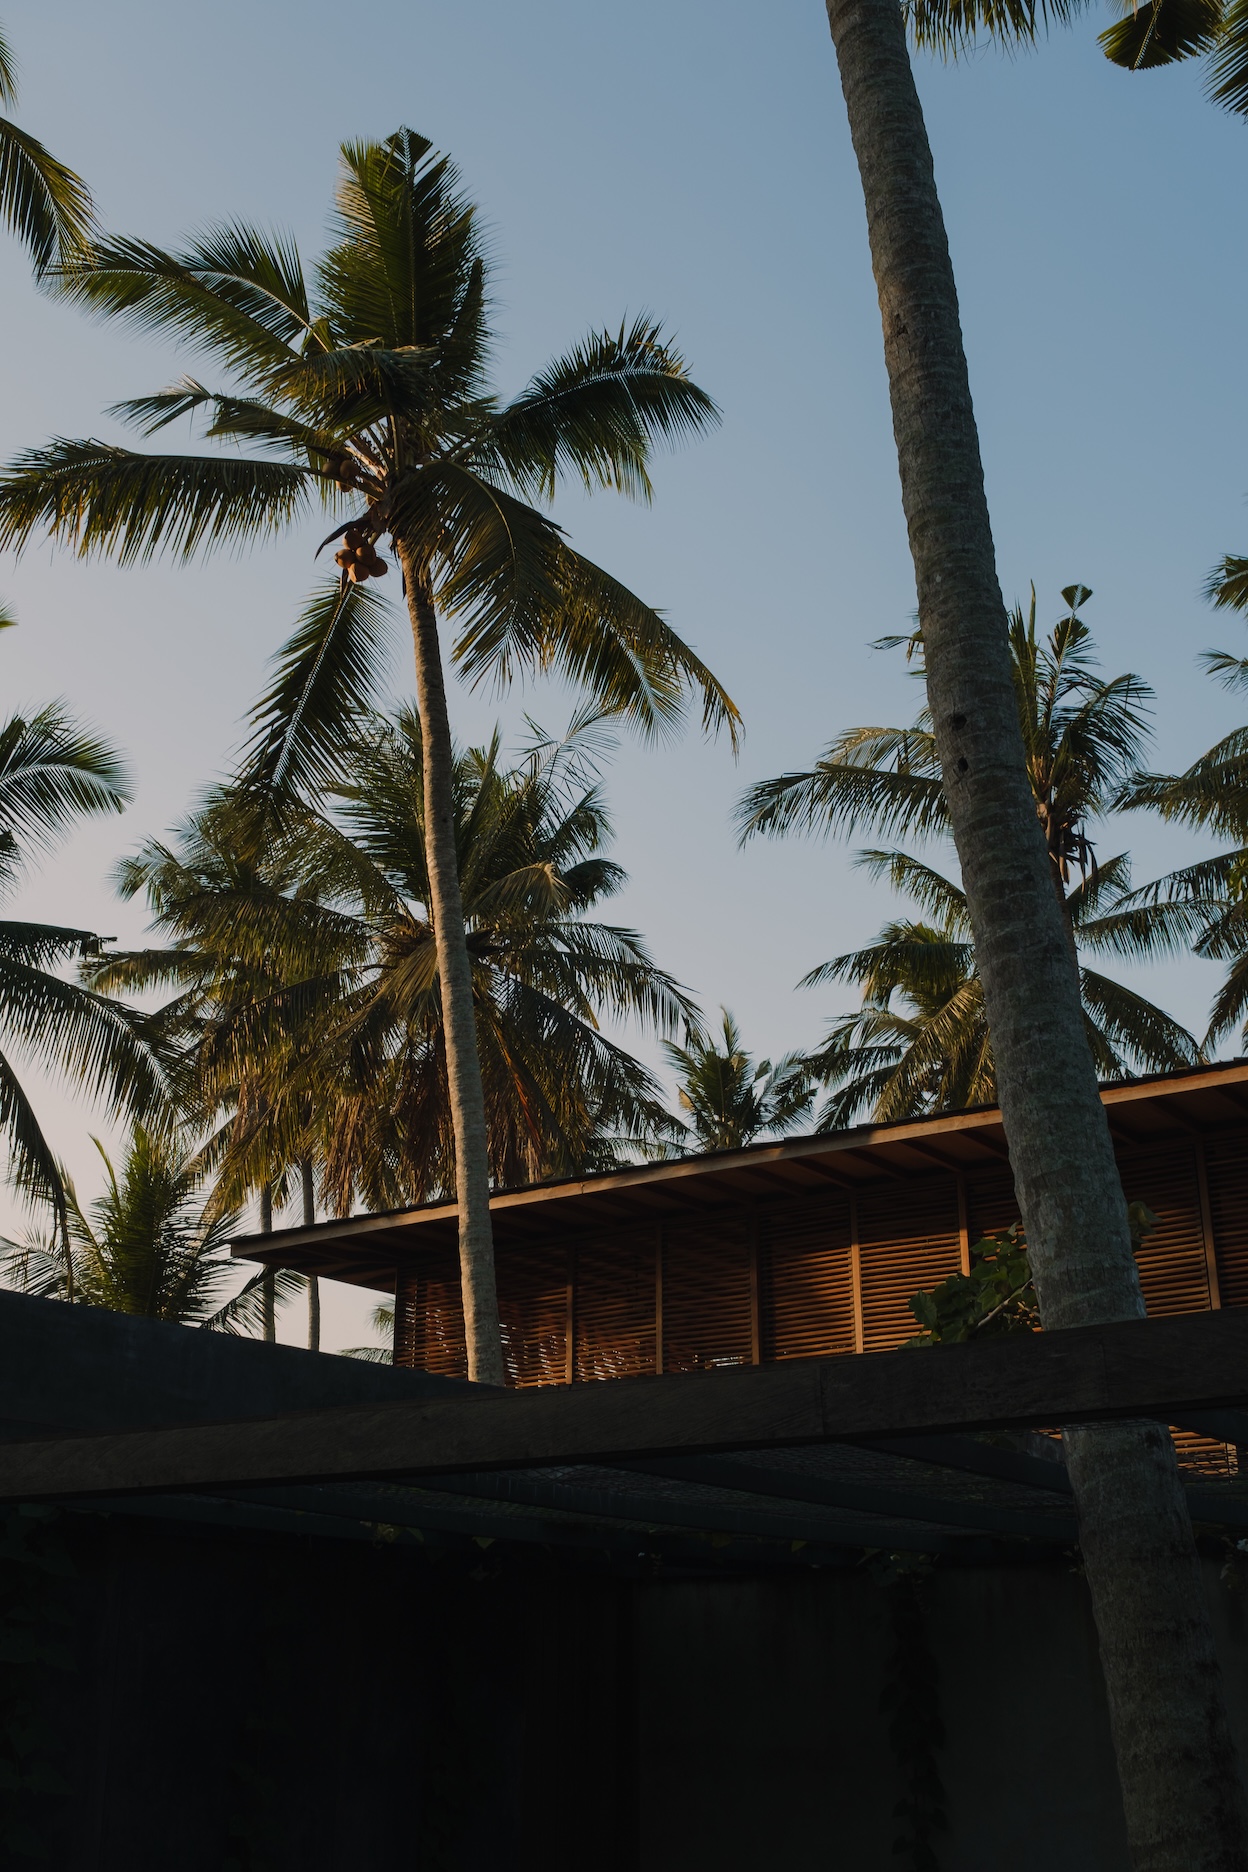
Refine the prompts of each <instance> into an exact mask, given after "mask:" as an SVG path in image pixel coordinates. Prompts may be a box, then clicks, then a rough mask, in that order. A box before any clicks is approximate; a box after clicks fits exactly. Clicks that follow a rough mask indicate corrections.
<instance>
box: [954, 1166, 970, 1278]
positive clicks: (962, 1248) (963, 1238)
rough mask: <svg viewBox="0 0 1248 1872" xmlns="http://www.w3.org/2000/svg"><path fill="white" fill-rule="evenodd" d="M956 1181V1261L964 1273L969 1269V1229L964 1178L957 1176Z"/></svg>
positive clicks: (967, 1272) (968, 1271)
mask: <svg viewBox="0 0 1248 1872" xmlns="http://www.w3.org/2000/svg"><path fill="white" fill-rule="evenodd" d="M957 1183H958V1261H959V1265H960V1267H961V1269H962V1272H963V1273H964V1274H969V1273H970V1271H971V1229H970V1223H969V1221H968V1219H967V1208H966V1178H965V1177H964V1176H959V1177H958V1179H957Z"/></svg>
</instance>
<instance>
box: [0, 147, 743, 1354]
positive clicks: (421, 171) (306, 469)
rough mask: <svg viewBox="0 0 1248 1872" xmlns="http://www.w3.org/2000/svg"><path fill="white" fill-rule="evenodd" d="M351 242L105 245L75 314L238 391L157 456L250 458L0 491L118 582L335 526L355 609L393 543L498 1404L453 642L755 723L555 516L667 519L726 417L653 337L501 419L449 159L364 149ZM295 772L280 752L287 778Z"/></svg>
mask: <svg viewBox="0 0 1248 1872" xmlns="http://www.w3.org/2000/svg"><path fill="white" fill-rule="evenodd" d="M334 230H335V242H334V245H333V246H332V247H331V248H330V250H329V251H328V252H327V253H326V254H325V255H324V256H323V257H322V258H321V260H320V262H319V263H318V265H317V268H316V270H315V274H314V276H313V278H312V280H311V282H309V280H308V278H307V276H306V275H305V272H304V268H303V265H302V262H301V260H300V258H299V255H298V253H297V251H296V250H295V248H294V246H293V244H292V243H291V242H289V241H288V240H284V239H280V238H269V237H266V236H264V235H262V234H260V233H258V232H257V231H255V230H253V229H250V228H246V227H243V226H239V225H236V224H230V225H227V226H224V227H221V228H218V229H216V230H215V231H213V232H210V233H209V234H207V235H205V236H203V237H201V238H199V239H197V240H195V241H193V242H191V243H190V244H189V245H188V246H187V247H186V248H185V250H183V251H182V252H180V253H176V254H171V253H166V252H163V251H162V250H160V249H158V248H155V247H153V246H150V245H149V244H147V243H144V242H141V241H134V240H121V239H110V240H104V241H101V242H99V243H97V244H96V246H95V247H94V248H93V250H92V252H91V254H90V256H89V257H88V259H87V261H86V262H85V263H84V264H82V265H81V266H78V267H76V268H74V269H72V270H69V271H67V272H66V273H65V274H64V275H63V276H62V280H61V290H62V291H63V292H64V293H65V294H66V295H67V296H68V297H70V298H71V299H73V300H75V301H76V302H77V303H79V304H82V305H84V306H87V307H89V308H91V309H93V310H95V311H96V312H98V313H101V314H103V315H105V316H109V317H114V318H120V319H121V320H123V321H124V322H127V323H130V324H132V325H137V326H138V327H139V328H140V329H142V330H145V331H154V332H156V333H158V334H159V335H160V336H162V337H163V338H169V337H173V338H178V339H182V340H185V341H187V342H189V343H190V344H192V345H193V346H195V347H197V348H198V349H199V350H200V351H201V352H203V353H204V354H206V356H207V357H208V358H209V359H210V360H211V361H212V362H213V364H214V365H215V366H216V367H218V368H223V369H224V371H225V373H226V377H227V387H226V388H225V389H224V390H223V391H217V390H210V389H208V388H206V387H205V386H204V385H202V384H200V383H199V382H198V381H195V380H192V379H186V380H184V381H183V382H182V383H181V384H179V385H177V386H175V387H174V388H173V389H171V390H166V391H162V392H160V393H158V394H157V395H154V396H148V397H139V398H137V399H134V400H133V401H131V402H129V403H127V404H125V405H124V406H122V407H121V408H120V410H119V411H117V412H115V413H117V414H120V415H121V416H122V417H123V418H124V419H125V420H127V421H129V422H131V423H132V424H135V425H137V426H138V427H139V429H140V430H141V431H143V432H144V433H145V434H148V435H151V434H155V433H157V432H158V431H161V430H163V429H164V428H165V427H166V426H167V425H168V424H169V423H171V422H173V421H174V420H175V419H177V418H179V417H181V416H199V417H202V418H203V419H204V420H205V421H206V425H207V433H208V435H209V436H210V437H211V438H213V439H215V440H217V441H220V442H224V443H227V444H229V445H231V448H233V446H234V445H238V444H241V445H244V446H246V447H249V448H250V450H251V451H252V452H251V453H250V454H247V455H241V454H239V453H237V452H231V453H223V454H216V455H207V456H186V455H171V454H149V453H142V452H135V451H132V450H129V449H123V448H118V447H115V446H112V445H109V444H104V443H99V442H95V441H80V442H74V441H69V442H64V441H58V442H55V443H53V444H51V445H50V446H48V447H46V448H42V449H36V450H33V451H31V452H30V453H28V454H26V455H24V456H23V457H21V458H20V459H19V460H18V461H17V462H16V463H15V464H14V465H13V466H12V468H11V469H10V470H9V471H8V472H7V473H6V474H5V476H4V477H3V479H2V481H0V543H3V544H11V545H16V544H19V543H21V542H22V541H25V540H26V539H29V538H30V537H32V536H33V535H34V534H36V533H38V532H41V531H44V530H46V531H48V532H50V533H51V534H52V535H53V536H54V537H56V538H59V539H62V540H64V541H66V542H69V543H71V544H73V545H75V546H76V547H77V548H78V550H79V551H80V552H83V553H90V552H94V551H100V552H109V553H112V554H113V555H115V556H116V557H117V558H118V559H119V560H120V561H122V562H123V563H127V562H130V561H134V560H139V559H145V558H148V557H150V556H152V555H153V554H155V553H156V552H158V551H160V550H164V549H167V550H169V551H172V552H174V553H175V554H178V555H180V556H182V557H189V556H191V555H192V554H194V553H195V552H197V551H199V550H200V549H203V548H208V547H211V546H220V545H226V544H231V543H236V542H239V541H241V540H244V539H251V538H254V537H256V536H258V535H260V534H263V533H267V532H272V531H276V530H278V529H282V528H285V527H287V526H289V525H290V524H292V523H294V522H295V521H296V520H298V519H299V518H301V517H302V515H303V514H304V513H305V511H306V510H307V508H308V507H309V506H310V505H314V504H320V505H322V506H328V507H332V508H336V509H337V510H338V511H339V512H340V513H341V512H342V510H343V509H344V508H345V509H346V511H347V513H348V518H347V520H346V521H340V522H339V523H338V524H337V525H336V526H335V528H334V530H333V532H332V533H331V535H330V539H329V540H327V541H325V542H324V544H330V543H331V542H332V541H333V540H334V539H341V540H342V541H343V542H344V543H343V545H342V546H341V548H340V550H339V552H338V554H337V555H336V556H337V559H338V562H339V564H340V565H341V567H342V578H343V585H344V598H345V596H346V593H347V590H348V589H349V586H350V585H351V584H353V583H354V584H358V583H363V582H366V581H367V580H368V579H370V578H375V577H377V576H379V575H380V574H381V573H382V572H384V571H385V569H386V565H385V561H384V560H383V559H382V558H381V557H380V555H379V554H378V552H377V543H378V541H379V540H381V539H382V537H383V536H385V535H388V536H389V538H390V541H391V545H392V548H393V551H394V555H395V558H396V559H397V561H398V564H399V566H400V568H401V573H402V588H403V593H404V596H405V598H406V603H407V610H408V616H409V621H410V624H411V629H412V635H413V642H414V647H415V655H416V686H417V698H418V703H419V708H420V714H421V720H422V722H423V725H424V734H423V741H422V747H423V757H424V761H425V772H424V787H425V795H426V799H427V802H428V808H429V810H428V813H427V815H426V823H425V832H426V838H427V841H428V870H429V890H430V909H431V919H432V924H433V928H434V931H435V933H436V934H435V941H436V944H437V949H438V981H439V991H440V993H441V996H442V999H443V1002H444V1005H445V1014H446V1057H447V1084H448V1088H449V1095H450V1100H451V1114H452V1124H453V1130H454V1137H455V1163H456V1195H457V1198H458V1203H459V1211H460V1248H461V1269H462V1279H463V1286H464V1303H465V1318H466V1321H467V1337H468V1367H469V1372H470V1374H471V1375H472V1376H474V1377H477V1378H481V1379H484V1380H487V1381H490V1382H494V1383H500V1384H501V1383H502V1381H503V1365H502V1349H501V1341H500V1338H499V1331H498V1309H497V1304H496V1298H495V1286H494V1271H493V1251H492V1241H491V1232H490V1218H489V1150H488V1138H487V1131H486V1118H485V1105H484V1096H483V1093H482V1089H481V1080H480V1073H479V1070H478V1067H477V1062H476V1035H475V1030H474V1025H473V988H472V967H471V963H470V960H469V956H468V949H467V944H466V940H465V933H464V918H463V905H462V901H461V897H460V888H459V880H458V877H457V875H456V872H455V850H454V836H453V818H454V809H453V800H452V786H453V782H452V771H453V758H452V752H451V747H452V742H451V730H450V723H449V719H448V714H447V702H446V691H445V682H444V673H443V664H442V642H441V620H442V619H445V618H453V619H454V620H455V622H456V628H457V632H458V634H457V636H456V638H455V639H454V643H453V648H452V656H453V659H454V661H455V662H456V663H457V664H458V665H459V667H460V669H461V670H462V671H463V673H464V674H465V675H466V676H467V677H468V678H469V679H470V680H479V679H481V678H483V677H487V676H492V677H494V678H497V679H502V680H505V679H508V678H510V677H511V676H512V675H513V674H514V673H515V672H517V671H524V670H529V671H545V670H555V671H559V672H561V673H563V674H564V675H566V676H568V677H570V678H571V679H572V680H573V681H574V682H576V683H578V684H582V685H584V686H585V687H586V688H587V689H588V690H589V691H590V693H591V694H592V695H593V696H594V697H595V699H596V700H597V701H598V702H599V703H600V704H603V705H606V706H609V707H611V708H613V709H617V710H620V711H622V712H624V713H626V714H628V715H630V716H631V717H632V718H633V720H634V721H636V722H637V723H638V724H639V725H640V726H641V727H642V728H643V729H646V730H648V731H654V730H655V729H657V728H659V727H662V726H663V725H664V724H668V723H671V722H672V721H674V720H675V719H676V718H677V716H678V715H679V714H680V712H681V708H682V705H683V700H684V697H685V695H686V693H687V692H688V691H689V690H690V689H692V690H693V691H695V692H696V693H697V694H698V695H699V696H700V698H701V702H702V710H703V718H704V721H705V722H706V723H707V724H710V725H716V724H721V723H723V724H727V725H728V726H729V728H730V729H731V728H733V727H734V725H735V721H736V712H735V710H734V708H733V706H732V703H731V702H730V701H729V699H728V697H727V696H726V695H725V693H724V691H723V690H722V688H721V687H720V686H719V684H718V683H716V682H715V680H714V678H713V677H712V676H711V674H710V672H709V671H708V670H707V669H706V667H705V665H704V664H702V663H701V662H700V661H699V660H698V658H697V657H696V656H694V654H693V652H692V651H691V650H690V649H689V648H688V646H687V645H685V644H684V643H682V642H681V640H680V639H679V638H678V637H677V636H676V635H675V634H674V633H673V632H672V631H671V630H670V629H669V627H668V626H667V625H666V624H665V623H664V621H663V620H662V618H661V617H660V616H659V615H658V614H657V613H656V612H655V611H653V610H652V609H651V608H650V607H649V606H648V605H645V604H643V603H642V602H641V601H640V599H638V598H636V597H635V596H634V595H633V594H632V593H631V592H629V591H627V590H626V589H625V588H624V587H623V586H622V585H620V584H619V583H618V582H617V581H616V580H614V579H613V578H611V577H610V576H609V575H608V574H607V573H605V572H604V571H602V570H601V569H600V568H599V567H597V566H595V565H593V564H592V563H591V562H590V561H588V560H586V559H584V558H583V557H581V556H580V555H579V554H578V553H576V552H574V551H573V549H572V548H571V547H570V546H569V544H568V542H567V540H566V538H565V536H564V534H563V532H562V531H561V529H560V528H559V527H557V526H556V525H555V524H554V523H553V522H552V521H551V520H550V519H549V518H548V517H547V515H546V514H545V513H544V512H543V511H542V507H543V506H544V504H545V503H547V502H548V501H549V499H550V498H551V497H552V495H553V493H554V491H555V488H556V485H557V483H558V481H559V480H560V479H561V478H562V477H563V476H564V475H565V474H571V475H572V476H574V477H575V478H576V479H577V480H579V481H580V482H581V483H582V485H584V486H585V487H586V488H594V487H609V488H614V489H616V490H618V491H620V492H623V493H627V494H630V495H634V496H641V497H643V498H644V497H648V495H649V492H650V481H649V477H648V472H647V463H648V460H649V457H650V454H651V451H652V448H653V446H654V444H655V443H656V442H658V441H664V440H676V439H679V438H680V437H682V436H687V435H691V434H696V433H698V432H700V431H702V430H704V429H705V428H707V426H708V425H709V424H710V423H711V422H712V421H713V420H714V418H715V414H716V412H715V406H714V404H713V403H712V402H711V400H710V398H709V397H708V396H707V395H706V394H705V393H704V392H703V391H701V390H700V389H698V388H697V386H696V385H695V384H694V383H692V382H691V381H690V378H689V375H688V373H687V371H686V369H685V366H684V364H683V361H682V360H681V358H680V357H679V355H678V354H677V352H676V351H675V350H674V349H673V347H672V346H671V345H670V343H668V342H667V341H665V340H664V338H663V336H662V333H661V331H660V330H659V328H658V326H657V325H655V324H654V322H653V321H651V320H649V319H640V320H637V321H635V322H634V323H633V324H632V325H631V326H630V325H628V324H622V325H621V326H620V327H619V329H618V331H615V332H606V331H604V332H596V333H593V334H591V335H590V336H589V337H588V338H587V339H586V340H585V341H584V342H583V343H582V344H580V345H579V346H577V347H576V348H575V349H574V350H572V351H571V352H569V353H568V354H567V355H566V356H564V357H562V358H560V359H558V360H557V361H555V362H554V363H552V364H551V365H549V366H548V367H547V368H546V370H544V371H543V372H542V373H540V374H539V375H538V376H537V377H535V378H534V379H533V381H532V382H531V383H530V384H529V386H528V387H527V388H526V389H525V390H524V391H523V392H522V393H521V394H520V395H519V396H518V397H516V398H515V399H513V400H512V401H511V402H510V403H507V404H503V403H500V401H499V400H498V398H497V397H495V396H494V395H493V394H492V393H491V391H490V388H489V382H488V375H487V366H488V349H489V337H490V332H489V323H488V317H487V313H488V305H489V292H488V277H487V267H486V257H485V253H484V250H483V246H482V242H481V237H480V234H479V231H478V223H477V217H476V212H475V210H474V208H473V206H472V205H471V204H470V203H469V202H468V201H467V200H466V199H465V198H464V196H463V195H462V193H461V191H460V186H459V180H458V177H457V175H456V172H455V170H454V169H453V167H452V165H451V164H450V162H449V160H448V159H447V158H446V157H443V156H439V155H437V154H436V153H435V152H434V150H433V149H432V146H431V145H430V143H429V142H428V140H427V139H426V138H424V137H422V136H418V135H417V134H416V133H415V132H414V131H410V130H400V131H398V132H397V133H396V134H395V135H393V136H391V137H389V138H388V139H387V140H386V141H385V142H383V143H359V144H349V145H345V146H344V148H343V151H342V171H341V178H340V182H339V187H338V194H337V203H336V210H335V221H334ZM350 615H351V614H350V612H349V610H348V609H347V608H345V607H344V611H343V616H342V618H339V619H336V620H335V622H334V624H333V625H332V627H329V628H328V629H327V632H326V644H327V647H326V652H325V654H326V656H327V657H330V656H332V657H333V658H334V659H335V661H336V662H337V664H338V666H339V668H342V667H343V665H344V664H345V663H349V662H350V661H351V660H352V658H353V657H354V658H356V659H357V660H358V657H359V655H360V646H359V644H358V642H355V643H350V644H346V645H344V642H343V639H344V637H345V636H348V635H349V628H350ZM306 717H307V710H306V709H305V710H304V711H303V713H302V714H301V715H300V717H299V722H300V725H304V724H306ZM283 760H284V755H283V752H282V751H281V750H278V751H275V752H274V753H273V754H272V765H273V768H274V770H275V771H280V769H281V767H282V765H283Z"/></svg>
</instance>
